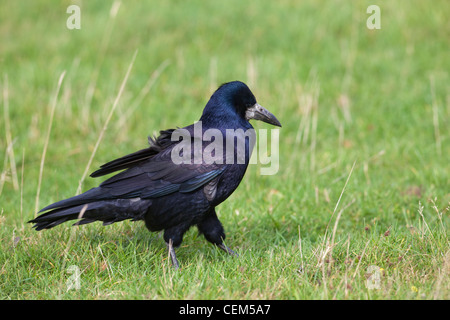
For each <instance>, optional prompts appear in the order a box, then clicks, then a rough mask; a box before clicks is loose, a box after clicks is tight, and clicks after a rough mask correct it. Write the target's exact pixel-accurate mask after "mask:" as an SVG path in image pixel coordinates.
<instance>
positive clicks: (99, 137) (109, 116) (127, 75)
mask: <svg viewBox="0 0 450 320" xmlns="http://www.w3.org/2000/svg"><path fill="white" fill-rule="evenodd" d="M136 56H137V50H136V51H135V53H134V55H133V58H132V59H131V63H130V65H129V66H128V70H127V73H126V74H125V78H124V79H123V81H122V84H121V85H120V89H119V93H118V94H117V97H116V99H115V100H114V103H113V105H112V108H111V110H110V112H109V114H108V117H107V118H106V121H105V124H104V125H103V128H102V131H100V135H99V136H98V139H97V142H96V143H95V146H94V150H93V151H92V154H91V157H90V158H89V161H88V164H87V165H86V169H85V170H84V173H83V175H82V177H81V179H80V181H79V183H78V189H77V194H79V193H80V192H81V186H82V184H83V181H84V180H85V179H86V176H87V174H88V172H89V168H90V166H91V164H92V160H93V159H94V156H95V154H96V152H97V149H98V146H99V145H100V142H101V141H102V139H103V135H104V134H105V132H106V129H107V128H108V124H109V122H110V121H111V118H112V116H113V114H114V111H115V110H116V108H117V105H118V104H119V100H120V97H121V96H122V93H123V90H124V88H125V85H126V83H127V81H128V77H129V76H130V72H131V69H132V68H133V64H134V60H135V59H136Z"/></svg>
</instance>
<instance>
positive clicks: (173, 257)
mask: <svg viewBox="0 0 450 320" xmlns="http://www.w3.org/2000/svg"><path fill="white" fill-rule="evenodd" d="M166 245H167V250H168V251H169V256H170V260H171V261H172V266H173V267H174V268H175V269H179V268H180V263H179V262H178V260H177V255H176V254H175V249H174V248H173V245H172V239H169V242H168V243H167V242H166Z"/></svg>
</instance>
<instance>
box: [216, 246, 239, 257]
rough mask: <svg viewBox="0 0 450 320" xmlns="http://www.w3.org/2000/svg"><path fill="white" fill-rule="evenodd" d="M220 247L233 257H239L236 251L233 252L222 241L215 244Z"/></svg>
mask: <svg viewBox="0 0 450 320" xmlns="http://www.w3.org/2000/svg"><path fill="white" fill-rule="evenodd" d="M217 246H218V247H219V248H220V249H222V250H223V251H225V252H226V253H228V254H230V255H232V256H235V257H239V255H238V254H237V253H236V252H234V251H233V250H231V249H230V248H228V247H227V246H226V245H224V244H223V243H221V244H218V245H217Z"/></svg>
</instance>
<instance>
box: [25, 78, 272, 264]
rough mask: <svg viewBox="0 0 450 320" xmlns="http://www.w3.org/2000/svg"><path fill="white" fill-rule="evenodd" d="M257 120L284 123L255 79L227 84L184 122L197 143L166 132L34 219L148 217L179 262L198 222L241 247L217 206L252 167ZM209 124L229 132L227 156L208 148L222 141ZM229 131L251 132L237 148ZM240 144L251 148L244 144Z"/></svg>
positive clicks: (44, 224) (48, 222)
mask: <svg viewBox="0 0 450 320" xmlns="http://www.w3.org/2000/svg"><path fill="white" fill-rule="evenodd" d="M251 119H256V120H262V121H264V122H267V123H270V124H273V125H276V126H281V125H280V123H279V121H278V120H277V119H276V118H275V116H274V115H272V114H271V113H270V112H269V111H267V110H266V109H264V108H263V107H261V106H260V105H259V104H258V103H257V102H256V99H255V97H254V95H253V94H252V92H251V91H250V89H249V88H248V87H247V85H245V84H244V83H242V82H239V81H233V82H229V83H225V84H223V85H222V86H220V87H219V88H218V89H217V90H216V91H215V92H214V94H213V95H212V96H211V98H210V100H209V101H208V103H207V104H206V106H205V108H204V110H203V114H202V116H201V118H200V120H199V122H198V123H196V124H192V125H190V126H187V127H184V128H182V129H183V133H184V134H188V135H187V137H189V139H190V140H189V141H188V144H187V145H189V146H190V147H191V148H186V149H180V150H178V149H175V148H180V146H181V139H178V140H177V139H173V135H174V133H175V132H178V131H177V130H179V129H177V130H175V129H170V130H165V131H161V132H160V135H159V136H158V137H157V138H149V143H150V146H149V147H148V148H146V149H143V150H140V151H137V152H135V153H132V154H130V155H127V156H124V157H122V158H119V159H116V160H113V161H111V162H108V163H106V164H104V165H102V166H101V167H100V169H99V170H97V171H95V172H93V173H92V174H91V176H92V177H100V176H103V175H106V174H109V173H113V172H116V171H119V170H123V171H121V172H119V173H118V174H116V175H114V176H112V177H110V178H109V179H107V180H105V181H104V182H103V183H101V184H100V185H99V186H98V187H96V188H93V189H90V190H88V191H86V192H84V193H82V194H80V195H77V196H75V197H72V198H69V199H65V200H61V201H59V202H56V203H54V204H51V205H49V206H47V207H45V208H43V209H42V210H41V211H39V213H43V212H44V213H43V214H41V215H40V216H38V217H36V218H35V219H33V220H31V221H29V222H31V223H34V227H35V228H36V230H42V229H49V228H52V227H54V226H57V225H59V224H61V223H63V222H66V221H68V220H74V219H78V218H80V220H79V221H78V222H77V223H76V224H85V223H91V222H94V221H103V224H104V225H108V224H111V223H114V222H118V221H122V220H126V219H131V220H134V221H137V220H144V221H145V224H146V227H147V228H148V229H149V230H150V231H159V230H164V240H165V241H166V243H167V245H168V248H169V252H170V255H171V259H172V262H173V264H174V266H176V267H178V261H177V259H176V256H175V251H174V249H173V248H174V247H178V246H179V245H180V244H181V242H182V238H183V235H184V233H185V232H186V231H187V230H188V229H189V228H190V227H191V226H194V225H196V226H197V227H198V230H199V231H200V233H202V234H203V235H204V236H205V238H206V239H207V240H208V241H209V242H211V243H213V244H215V245H217V246H218V247H219V248H221V249H223V250H225V251H227V252H228V253H230V254H234V252H233V251H232V250H231V249H229V248H228V247H226V246H225V245H224V244H223V241H224V239H225V232H224V229H223V227H222V224H221V223H220V221H219V219H218V218H217V215H216V212H215V207H216V206H217V205H219V204H220V203H221V202H223V201H224V200H225V199H227V198H228V197H229V196H230V195H231V194H232V193H233V191H234V190H235V189H236V188H237V187H238V185H239V183H240V182H241V180H242V178H243V176H244V173H245V171H246V169H247V166H248V163H249V159H250V155H251V152H252V148H253V145H252V131H251V129H253V127H252V125H251V124H250V123H249V120H251ZM199 125H201V130H200V131H198V130H197V128H198V126H199ZM209 129H214V130H215V131H214V132H216V133H217V132H218V133H221V134H222V135H223V137H224V140H223V141H222V143H221V144H220V145H221V146H222V147H223V152H222V154H221V155H220V154H219V153H218V149H217V150H216V149H215V150H214V152H209V153H208V152H206V150H207V148H208V146H211V141H214V140H211V139H205V136H204V134H205V132H206V131H207V130H209ZM227 130H234V131H235V132H238V131H239V130H241V131H243V132H247V133H248V132H250V133H249V134H248V135H236V136H234V137H232V139H234V142H236V143H233V145H232V146H231V147H230V146H229V145H227V143H226V137H227V132H228V131H227ZM215 139H216V138H215ZM240 143H241V144H240ZM218 145H219V144H218ZM239 146H244V147H243V149H242V148H241V149H242V150H240V149H238V148H239ZM198 147H200V148H198ZM227 147H228V148H229V149H228V151H230V148H233V149H232V150H231V152H229V153H228V154H227V152H226V151H227ZM199 150H200V151H201V155H202V158H201V159H200V161H197V158H195V152H198V151H199ZM174 155H177V156H190V157H188V158H189V159H191V161H184V163H177V162H176V161H174ZM227 155H228V156H227ZM230 155H231V157H230ZM80 213H82V216H81V215H80Z"/></svg>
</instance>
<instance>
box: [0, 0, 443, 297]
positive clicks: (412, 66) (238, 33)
mask: <svg viewBox="0 0 450 320" xmlns="http://www.w3.org/2000/svg"><path fill="white" fill-rule="evenodd" d="M70 4H72V3H71V2H69V1H63V2H59V3H50V2H46V1H32V2H29V1H8V2H6V3H4V4H2V10H1V11H0V43H1V46H0V70H1V74H0V89H1V90H0V96H1V102H0V105H1V108H0V119H1V121H0V136H1V139H0V173H1V176H0V177H1V178H0V239H1V242H0V298H2V299H73V298H76V299H122V298H127V299H128V298H130V299H134V298H136V299H449V298H450V281H449V279H450V277H449V275H450V245H449V239H448V231H449V211H450V207H449V203H450V188H449V186H450V178H449V177H450V172H449V165H448V155H449V152H450V140H449V139H450V132H449V127H448V123H449V119H450V118H449V117H450V95H449V92H450V91H449V83H450V75H449V70H450V59H449V58H448V34H449V32H450V23H449V21H450V20H449V19H448V15H447V16H446V15H445V13H447V12H449V10H450V5H449V3H448V1H445V0H443V1H433V2H425V1H406V0H405V1H395V2H385V1H384V2H380V1H378V2H377V1H375V2H373V1H352V2H348V1H301V3H297V1H258V2H252V3H249V4H244V3H243V2H242V1H234V0H233V1H211V2H207V3H206V2H204V1H194V2H179V1H164V2H162V3H160V4H156V3H153V4H151V3H146V4H144V3H140V2H139V3H138V2H132V3H128V2H126V3H125V2H123V3H121V5H120V8H119V10H118V12H117V15H116V16H110V14H109V12H110V8H111V5H112V3H108V2H105V1H84V2H82V4H81V5H80V6H81V30H68V29H67V28H66V19H67V18H68V16H69V15H68V14H67V13H66V9H67V7H68V6H69V5H70ZM371 4H378V5H379V6H380V8H381V29H380V30H368V29H367V27H366V19H367V18H368V16H369V15H368V14H367V13H366V9H367V7H368V6H369V5H371ZM136 50H138V53H137V56H136V59H135V61H134V64H133V66H132V69H131V72H130V74H129V77H128V79H127V81H126V83H125V86H124V90H123V93H122V95H121V96H120V99H119V100H118V104H117V107H116V108H115V109H114V113H112V117H111V119H110V121H109V122H108V126H107V128H106V131H105V132H104V135H103V136H102V139H101V140H99V137H101V132H102V129H103V128H104V125H105V122H106V121H107V119H108V116H109V114H110V112H111V110H112V108H113V105H114V101H115V100H116V98H117V97H118V94H119V90H120V87H121V84H122V82H123V81H124V79H125V74H126V72H127V69H128V67H129V65H130V63H131V61H132V58H133V55H134V54H135V52H136ZM63 71H65V76H64V79H63V81H62V84H61V88H60V90H59V94H58V95H56V92H57V84H58V79H59V77H60V76H61V74H62V73H63ZM236 79H239V80H242V81H245V82H247V83H248V84H249V85H250V87H251V88H252V90H253V92H254V93H255V95H256V96H257V98H258V101H259V103H261V104H262V105H263V106H265V107H267V108H268V109H269V110H270V111H272V112H273V113H274V114H275V115H276V116H277V118H278V119H279V120H280V122H281V123H282V124H283V128H282V129H281V131H280V169H279V172H278V173H277V174H276V175H273V176H263V175H260V174H259V168H258V166H256V165H253V166H250V167H249V170H248V172H247V174H246V176H245V178H244V180H243V181H242V183H241V185H240V186H239V188H238V190H237V192H235V194H233V195H232V196H231V197H230V198H229V199H228V200H227V201H226V202H225V203H223V204H222V205H220V206H219V208H218V214H219V218H220V219H221V221H222V222H223V224H224V227H225V229H226V232H227V236H228V237H227V244H228V245H229V246H230V247H232V248H233V249H235V250H236V251H237V252H238V253H239V255H240V256H239V258H233V257H231V256H227V255H226V254H225V253H223V252H221V251H218V250H217V249H215V248H214V247H212V246H211V245H210V244H208V243H207V242H206V241H205V240H204V239H203V237H202V236H198V235H197V231H196V230H195V229H192V230H190V231H189V232H188V233H187V234H186V235H185V237H184V242H183V244H182V247H181V248H179V249H178V250H177V255H178V259H179V261H180V263H181V264H182V267H181V269H180V270H178V271H175V270H173V269H172V268H171V267H170V259H168V257H167V252H166V248H165V245H164V241H163V240H162V239H161V236H160V234H158V233H153V234H152V233H149V232H148V231H147V230H146V229H145V226H144V225H143V223H133V222H124V223H120V224H116V225H112V226H108V227H102V226H101V225H100V224H92V225H86V226H82V227H76V228H71V227H70V224H67V225H62V226H59V227H57V228H54V229H51V230H49V231H45V232H39V233H37V232H35V231H34V230H32V229H31V226H30V225H29V224H27V223H26V221H28V220H29V219H32V218H33V217H34V215H35V207H36V204H37V203H36V198H37V197H36V195H37V193H38V189H39V181H40V179H42V180H41V184H40V192H39V195H38V207H42V206H44V205H47V204H49V203H52V202H54V201H57V200H60V199H62V198H66V197H70V196H73V195H74V194H75V193H76V192H77V189H78V186H79V184H80V180H81V179H82V177H83V174H84V172H85V170H86V167H87V166H88V163H89V160H90V158H91V156H93V161H92V164H91V165H90V166H89V167H88V168H87V169H88V172H91V171H93V170H95V169H96V168H98V166H99V165H101V164H102V163H104V162H106V161H109V160H111V159H113V158H116V157H119V156H122V155H124V154H127V153H130V152H133V151H135V150H137V149H139V148H143V147H145V145H146V136H147V135H150V134H153V133H154V132H157V130H160V129H166V128H170V127H174V126H180V127H181V126H185V125H188V124H190V123H192V122H193V121H195V120H197V119H198V118H199V117H200V114H201V111H202V108H203V106H204V105H205V103H206V101H207V99H208V97H209V95H210V94H211V93H212V91H213V90H214V89H215V88H216V87H217V86H218V85H219V84H221V83H222V82H226V81H230V80H236ZM149 81H150V82H149ZM147 89H148V90H147ZM55 97H56V98H57V100H55ZM54 101H56V104H54ZM53 106H55V109H54V114H53V121H50V120H51V118H52V116H51V115H52V110H53ZM49 125H51V131H50V135H49V139H48V140H47V133H48V132H49V131H48V130H49ZM254 125H255V127H256V128H268V126H267V125H266V124H263V123H255V124H254ZM98 141H99V142H100V144H99V145H98V149H95V146H96V143H97V142H98ZM47 142H48V147H47V148H46V152H45V153H44V152H43V150H44V148H45V145H46V143H47ZM44 154H45V159H44V160H45V161H44V162H43V167H42V168H43V170H42V171H41V169H40V168H41V161H42V157H43V155H44ZM353 165H354V167H353ZM352 167H353V170H352ZM350 173H351V175H350ZM347 179H348V182H347V184H346V181H347ZM98 183H99V180H96V179H90V178H87V179H85V180H83V181H81V186H82V189H83V190H87V189H88V188H91V187H93V186H96V185H97V184H98ZM344 185H345V188H344ZM72 265H74V266H77V267H78V268H79V270H80V271H81V276H80V277H81V282H80V289H79V290H75V289H72V290H67V284H68V282H67V281H68V280H69V279H70V277H71V274H70V273H69V270H70V269H69V267H70V266H72ZM370 266H378V267H379V268H382V270H381V271H380V279H379V286H378V288H373V289H370V288H368V287H367V285H366V284H367V280H368V278H369V277H370ZM369 280H370V279H369Z"/></svg>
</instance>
